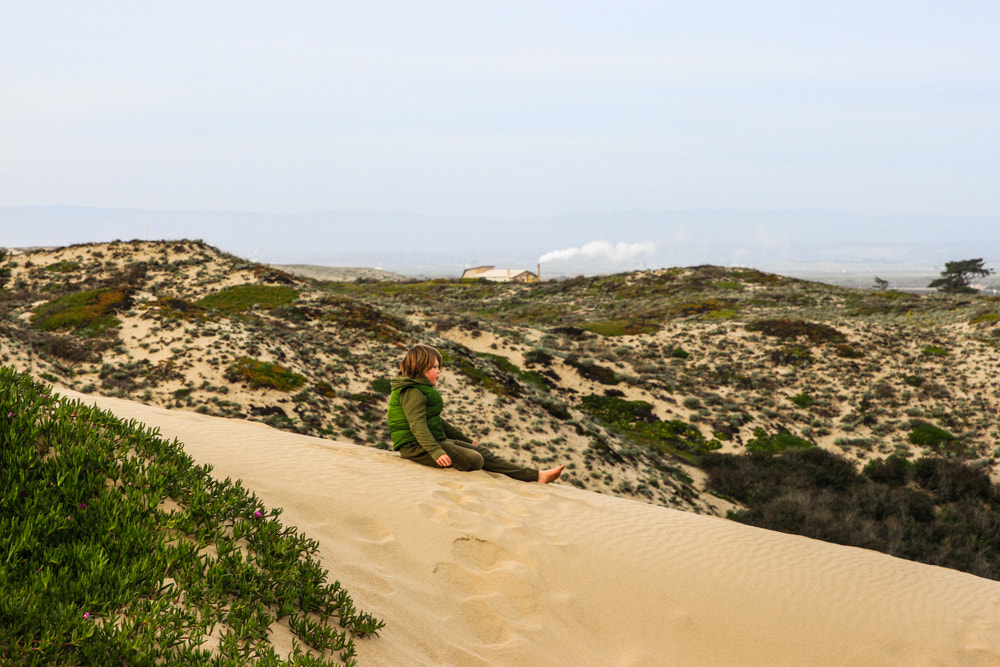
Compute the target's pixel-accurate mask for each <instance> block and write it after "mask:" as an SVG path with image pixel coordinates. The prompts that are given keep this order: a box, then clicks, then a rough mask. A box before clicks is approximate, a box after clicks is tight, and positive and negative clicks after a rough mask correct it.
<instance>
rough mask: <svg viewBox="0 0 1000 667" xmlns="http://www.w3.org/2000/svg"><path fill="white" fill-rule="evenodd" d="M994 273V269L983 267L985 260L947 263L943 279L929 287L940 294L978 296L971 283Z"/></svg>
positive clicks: (942, 274)
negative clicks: (975, 278)
mask: <svg viewBox="0 0 1000 667" xmlns="http://www.w3.org/2000/svg"><path fill="white" fill-rule="evenodd" d="M992 273H993V269H987V268H986V267H985V266H983V260H982V259H981V258H980V259H965V260H961V261H957V262H945V265H944V271H942V272H941V277H940V278H936V279H935V280H932V281H931V283H930V284H929V285H927V286H928V287H930V288H932V289H936V290H938V291H940V292H956V293H960V294H961V293H965V294H978V293H979V290H977V289H973V288H972V287H971V286H970V285H969V283H970V281H971V280H972V278H974V277H976V276H980V277H984V276H988V275H990V274H992Z"/></svg>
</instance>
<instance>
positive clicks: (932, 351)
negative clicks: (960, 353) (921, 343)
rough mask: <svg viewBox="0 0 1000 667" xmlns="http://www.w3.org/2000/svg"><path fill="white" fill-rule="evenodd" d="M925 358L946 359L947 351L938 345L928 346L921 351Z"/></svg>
mask: <svg viewBox="0 0 1000 667" xmlns="http://www.w3.org/2000/svg"><path fill="white" fill-rule="evenodd" d="M923 353H924V356H925V357H947V356H948V350H947V349H946V348H943V347H941V346H940V345H928V346H927V347H925V348H924V350H923Z"/></svg>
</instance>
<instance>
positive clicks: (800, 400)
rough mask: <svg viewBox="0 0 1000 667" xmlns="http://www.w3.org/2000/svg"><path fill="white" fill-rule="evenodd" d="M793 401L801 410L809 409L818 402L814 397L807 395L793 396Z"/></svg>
mask: <svg viewBox="0 0 1000 667" xmlns="http://www.w3.org/2000/svg"><path fill="white" fill-rule="evenodd" d="M791 401H792V403H794V404H795V405H797V406H799V407H800V408H808V407H809V406H811V405H813V404H814V403H815V402H816V401H815V400H813V397H812V396H810V395H809V394H805V393H802V394H796V395H795V396H792V398H791Z"/></svg>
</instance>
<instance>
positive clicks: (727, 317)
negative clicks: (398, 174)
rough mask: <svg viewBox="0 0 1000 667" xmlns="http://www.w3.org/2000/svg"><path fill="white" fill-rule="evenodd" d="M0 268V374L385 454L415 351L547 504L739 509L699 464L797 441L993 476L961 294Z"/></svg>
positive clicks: (989, 352) (117, 249)
mask: <svg viewBox="0 0 1000 667" xmlns="http://www.w3.org/2000/svg"><path fill="white" fill-rule="evenodd" d="M2 267H3V268H2V270H4V271H7V272H9V276H8V277H7V281H6V283H5V285H6V289H4V290H0V361H2V362H3V363H5V364H8V365H10V366H12V367H14V368H17V369H19V370H29V371H31V372H32V373H33V375H34V376H35V377H37V378H41V379H43V380H46V381H48V382H53V383H58V384H63V385H66V386H69V387H72V388H74V389H77V390H80V391H86V392H97V393H103V394H107V395H113V396H119V397H124V398H130V399H132V400H138V401H142V402H145V403H149V404H154V405H160V406H165V407H169V408H171V409H182V410H194V411H198V412H203V413H206V414H213V415H219V416H224V417H232V418H245V419H256V420H259V421H263V422H266V423H268V424H271V425H272V426H276V427H279V428H284V429H289V430H293V431H297V432H300V433H308V434H312V435H320V436H325V437H331V438H336V439H339V440H347V441H352V442H355V443H358V444H363V445H369V446H374V447H381V448H386V447H388V446H389V445H388V443H389V438H388V434H387V432H386V429H385V424H384V405H385V399H386V392H387V390H388V379H389V378H391V377H392V376H393V375H395V374H396V372H397V368H398V366H397V365H398V361H399V359H400V357H401V356H402V353H403V351H404V350H405V349H406V347H408V346H409V345H411V344H413V343H416V342H426V343H429V344H432V345H436V346H438V347H439V348H440V349H441V350H442V352H443V353H444V356H445V362H446V363H445V373H444V375H443V379H442V381H441V384H440V385H439V388H440V389H441V391H442V393H443V394H444V396H445V399H446V401H447V405H448V408H447V409H448V417H449V419H450V421H452V422H454V423H456V424H458V425H460V426H461V427H463V428H464V429H465V430H466V431H467V432H468V434H469V435H470V436H473V437H474V438H475V439H477V440H479V441H481V442H483V443H484V444H487V445H488V446H490V447H492V448H494V449H495V450H496V451H498V453H500V454H501V455H503V456H506V457H508V458H511V459H515V460H519V461H522V462H524V463H530V464H535V465H542V464H548V463H551V462H554V461H559V462H566V463H567V464H568V466H567V471H566V473H565V474H564V477H563V480H562V481H563V482H564V483H570V484H573V485H575V486H578V487H580V488H585V489H589V490H593V491H598V492H601V493H610V494H615V495H621V496H625V497H629V498H634V499H637V500H641V501H644V502H650V503H655V504H660V505H665V506H670V507H679V508H683V509H688V510H692V511H696V512H705V513H715V514H723V513H725V512H726V511H728V510H729V509H733V508H736V509H739V508H740V507H741V505H740V502H739V501H735V499H734V497H733V496H731V495H728V494H721V496H724V497H720V492H718V491H715V492H713V491H712V489H711V488H710V487H709V485H708V482H709V479H708V475H707V473H706V471H705V470H704V469H703V468H702V466H701V457H702V456H703V455H704V454H705V453H706V452H719V453H731V454H737V455H742V454H745V453H747V452H748V451H753V450H758V451H761V450H763V451H771V452H772V453H773V454H775V455H777V456H781V455H783V454H782V452H783V451H785V445H786V444H788V443H797V444H800V445H801V444H802V443H806V445H808V446H817V447H820V448H822V449H824V450H827V451H830V452H833V453H836V454H839V455H841V456H843V457H845V458H846V459H847V460H849V461H850V462H851V464H852V465H853V466H854V467H855V468H856V469H858V470H860V469H861V468H863V467H864V466H865V465H866V464H867V463H868V462H870V461H872V460H882V459H886V458H887V457H890V456H892V455H897V456H901V457H903V458H906V459H908V460H916V459H918V458H921V457H925V456H941V457H947V458H953V459H956V460H959V461H964V462H966V463H968V464H970V465H975V466H977V467H978V468H979V469H981V470H983V471H985V472H986V473H988V474H990V475H994V476H995V475H996V465H995V464H996V461H997V460H998V456H1000V394H998V391H1000V390H998V388H997V383H996V381H995V378H996V374H997V371H998V370H1000V358H998V344H1000V326H998V321H1000V302H998V301H997V300H996V299H990V298H985V297H980V296H976V295H967V294H963V295H945V294H933V295H921V296H918V295H915V294H909V293H903V292H895V291H885V290H883V291H876V290H861V289H850V288H843V287H835V286H831V285H826V284H822V283H816V282H809V281H803V280H797V279H792V278H787V277H783V276H778V275H774V274H769V273H764V272H761V271H756V270H753V269H745V268H722V267H717V266H699V267H687V268H676V267H675V268H666V269H661V270H652V271H638V272H632V273H624V274H616V275H611V276H594V277H578V278H572V279H568V280H559V281H548V282H543V283H539V284H533V285H517V284H501V283H491V282H486V281H478V280H477V281H462V280H458V279H456V280H445V279H437V280H424V281H397V282H375V281H372V280H368V279H365V280H360V281H356V282H344V281H340V282H317V281H315V280H311V279H305V278H299V277H295V276H292V275H289V274H287V273H284V272H282V271H277V270H275V269H273V268H270V267H264V266H261V265H258V264H254V263H252V262H247V261H245V260H243V259H240V258H238V257H233V256H230V255H226V254H225V253H221V252H219V251H218V250H216V249H215V248H212V247H210V246H207V245H204V244H203V243H200V242H198V241H176V242H138V241H137V242H128V243H125V242H116V243H110V244H92V245H81V246H71V247H67V248H60V249H55V250H47V251H34V252H30V253H20V254H18V253H14V254H12V255H10V256H9V257H6V259H5V261H3V263H2ZM116 290H118V291H120V292H121V293H122V294H128V296H129V299H128V300H127V301H122V302H118V303H119V304H120V305H116V306H115V307H114V308H112V309H111V310H110V311H107V312H104V315H103V316H105V317H110V318H113V321H114V323H111V322H110V321H109V322H108V326H104V325H97V326H91V323H90V322H89V321H88V320H87V319H86V317H84V318H83V319H80V320H76V321H75V324H74V325H73V326H66V327H43V326H42V322H43V321H47V320H46V318H47V316H48V314H50V313H53V312H56V311H58V310H59V308H62V307H63V306H62V305H60V304H68V303H70V302H71V301H73V300H74V299H80V298H82V297H81V296H80V295H81V294H87V293H93V292H98V293H111V292H114V291H116ZM64 299H65V301H63V300H64ZM66 308H67V309H68V308H69V307H68V306H66ZM60 312H61V311H60ZM74 312H75V311H74ZM94 321H95V322H97V321H99V320H98V319H96V315H95V320H94ZM929 427H934V428H937V429H940V430H941V431H943V432H945V433H947V434H948V437H942V436H941V435H940V434H939V433H936V432H932V431H931V430H930V429H929Z"/></svg>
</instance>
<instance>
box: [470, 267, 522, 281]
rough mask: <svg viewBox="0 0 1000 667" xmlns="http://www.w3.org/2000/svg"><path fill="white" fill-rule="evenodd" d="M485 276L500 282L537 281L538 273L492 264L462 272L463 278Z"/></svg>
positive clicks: (487, 278) (474, 278)
mask: <svg viewBox="0 0 1000 667" xmlns="http://www.w3.org/2000/svg"><path fill="white" fill-rule="evenodd" d="M479 278H484V279H486V280H493V281H495V282H498V283H537V282H538V274H537V273H532V272H531V271H525V270H522V269H498V268H495V267H492V266H476V267H473V268H471V269H466V270H465V271H463V272H462V279H463V280H464V279H470V280H477V279H479Z"/></svg>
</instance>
